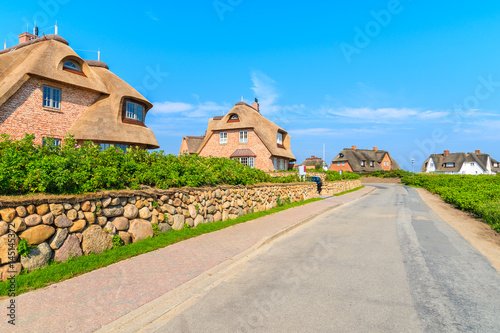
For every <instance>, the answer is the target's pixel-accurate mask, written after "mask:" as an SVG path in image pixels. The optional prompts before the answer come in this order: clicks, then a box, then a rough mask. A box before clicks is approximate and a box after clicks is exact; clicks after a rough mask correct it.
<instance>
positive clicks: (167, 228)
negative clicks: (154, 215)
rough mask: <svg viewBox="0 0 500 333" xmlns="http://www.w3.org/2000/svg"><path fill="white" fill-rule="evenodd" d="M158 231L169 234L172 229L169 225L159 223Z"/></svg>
mask: <svg viewBox="0 0 500 333" xmlns="http://www.w3.org/2000/svg"><path fill="white" fill-rule="evenodd" d="M158 230H160V232H167V231H170V230H172V227H171V226H170V225H169V224H168V223H158Z"/></svg>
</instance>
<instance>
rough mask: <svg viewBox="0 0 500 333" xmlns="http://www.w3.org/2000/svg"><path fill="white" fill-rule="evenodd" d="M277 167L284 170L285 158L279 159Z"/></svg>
mask: <svg viewBox="0 0 500 333" xmlns="http://www.w3.org/2000/svg"><path fill="white" fill-rule="evenodd" d="M279 169H280V170H285V160H284V159H282V158H280V159H279Z"/></svg>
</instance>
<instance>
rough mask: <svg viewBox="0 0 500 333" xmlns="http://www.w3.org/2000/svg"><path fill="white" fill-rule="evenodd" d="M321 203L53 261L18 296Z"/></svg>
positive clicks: (19, 287) (1, 287)
mask: <svg viewBox="0 0 500 333" xmlns="http://www.w3.org/2000/svg"><path fill="white" fill-rule="evenodd" d="M318 200H323V199H321V198H313V199H309V200H305V201H300V202H292V203H286V204H284V205H283V206H279V207H276V208H272V209H270V210H266V211H262V212H255V213H251V214H248V215H244V216H240V217H238V218H237V219H234V220H231V219H229V220H226V221H219V222H215V223H202V224H199V225H198V226H197V227H196V228H185V229H182V230H170V231H168V232H165V233H161V234H159V235H158V236H156V237H153V238H146V239H144V240H141V241H139V242H137V243H133V244H129V245H126V246H120V247H115V248H112V249H109V250H107V251H104V252H103V253H101V254H91V255H87V256H81V257H78V258H70V259H69V260H67V261H65V262H62V263H61V262H55V261H51V262H50V263H49V265H48V266H46V267H43V268H40V269H37V270H35V271H33V272H29V273H25V272H22V273H21V274H20V275H18V276H17V277H16V280H15V282H16V295H20V294H23V293H25V292H28V291H31V290H35V289H39V288H43V287H45V286H47V285H49V284H51V283H55V282H60V281H64V280H67V279H70V278H72V277H75V276H78V275H81V274H84V273H87V272H90V271H93V270H95V269H98V268H101V267H106V266H109V265H111V264H114V263H116V262H119V261H121V260H124V259H127V258H131V257H135V256H137V255H140V254H143V253H147V252H151V251H154V250H157V249H160V248H163V247H165V246H168V245H171V244H174V243H177V242H180V241H182V240H185V239H188V238H192V237H196V236H199V235H202V234H206V233H209V232H213V231H217V230H221V229H224V228H227V227H230V226H233V225H236V224H239V223H244V222H247V221H250V220H255V219H258V218H260V217H263V216H267V215H271V214H274V213H277V212H280V211H283V210H286V209H289V208H293V207H299V206H303V205H306V204H308V203H311V202H314V201H318ZM9 288H10V281H4V282H0V296H6V295H8V294H9Z"/></svg>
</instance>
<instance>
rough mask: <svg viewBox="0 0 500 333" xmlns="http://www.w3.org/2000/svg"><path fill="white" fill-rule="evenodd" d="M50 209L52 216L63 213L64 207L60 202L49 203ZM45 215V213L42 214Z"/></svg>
mask: <svg viewBox="0 0 500 333" xmlns="http://www.w3.org/2000/svg"><path fill="white" fill-rule="evenodd" d="M49 207H50V211H51V212H52V214H54V216H59V215H61V214H62V213H64V207H63V205H61V204H50V206H49ZM44 215H45V214H44Z"/></svg>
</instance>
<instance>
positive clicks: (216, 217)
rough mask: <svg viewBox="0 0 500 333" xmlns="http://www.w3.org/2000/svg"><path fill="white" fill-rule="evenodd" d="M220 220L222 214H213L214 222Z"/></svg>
mask: <svg viewBox="0 0 500 333" xmlns="http://www.w3.org/2000/svg"><path fill="white" fill-rule="evenodd" d="M221 220H222V214H221V213H220V212H217V213H215V214H214V222H218V221H221Z"/></svg>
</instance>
